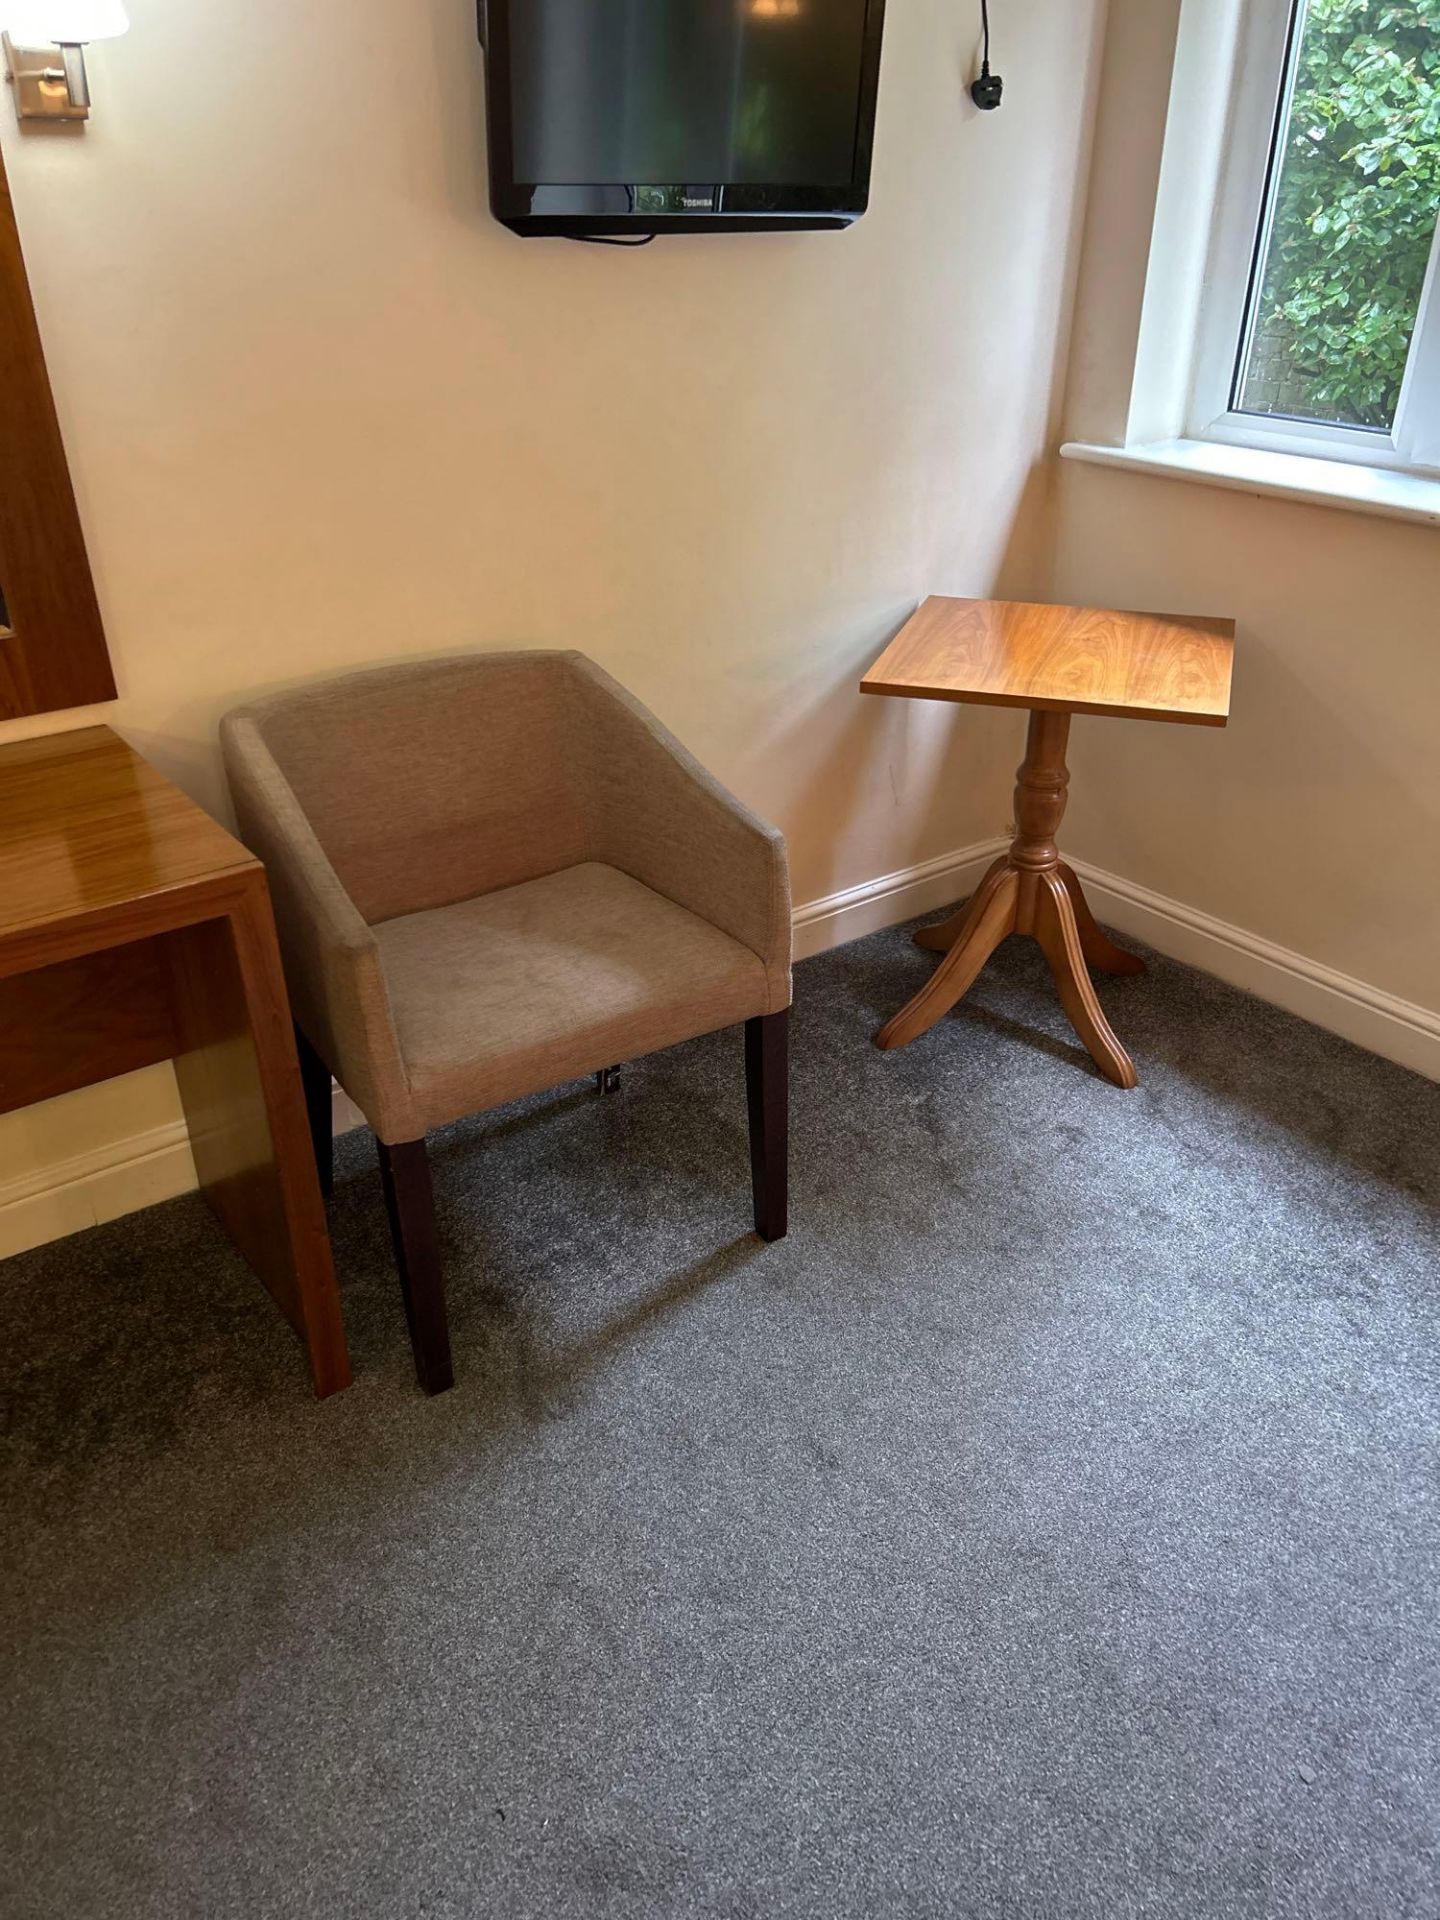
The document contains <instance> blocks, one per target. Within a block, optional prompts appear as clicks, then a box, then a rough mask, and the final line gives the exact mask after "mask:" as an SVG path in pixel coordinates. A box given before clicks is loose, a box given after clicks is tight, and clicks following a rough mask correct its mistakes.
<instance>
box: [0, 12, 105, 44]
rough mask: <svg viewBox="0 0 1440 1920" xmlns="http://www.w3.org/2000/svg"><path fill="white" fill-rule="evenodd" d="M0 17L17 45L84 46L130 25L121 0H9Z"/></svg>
mask: <svg viewBox="0 0 1440 1920" xmlns="http://www.w3.org/2000/svg"><path fill="white" fill-rule="evenodd" d="M0 19H3V21H4V23H5V31H6V32H7V33H8V34H9V35H10V38H11V40H12V41H13V42H14V44H15V45H16V46H17V47H43V46H46V45H47V44H52V43H53V44H54V45H55V46H66V47H68V46H84V45H85V44H86V43H87V42H88V41H91V40H113V39H114V38H115V37H116V35H117V34H121V33H124V31H125V30H126V28H127V27H128V26H129V25H130V21H129V18H128V16H127V15H126V12H125V8H124V5H123V4H122V0H11V4H9V5H8V6H4V5H0Z"/></svg>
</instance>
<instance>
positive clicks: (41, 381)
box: [0, 160, 115, 720]
mask: <svg viewBox="0 0 1440 1920" xmlns="http://www.w3.org/2000/svg"><path fill="white" fill-rule="evenodd" d="M0 593H3V598H4V606H5V610H6V613H7V615H8V624H7V625H5V626H4V627H0V720H10V719H14V718H16V717H17V716H19V715H21V714H27V713H49V712H52V711H54V710H55V709H58V708H61V707H82V706H87V705H88V704H89V703H90V702H91V701H95V700H113V699H114V697H115V678H114V675H113V673H112V672H111V668H110V655H109V651H108V649H107V648H106V645H105V630H104V628H103V626H102V625H101V622H100V608H99V605H98V604H97V602H96V599H95V587H94V583H93V581H92V580H91V577H90V562H89V559H88V557H87V555H86V552H85V540H84V536H83V535H82V533H81V531H80V516H79V514H78V513H77V511H76V508H75V494H74V489H73V488H72V487H71V484H70V469H69V467H68V466H67V465H66V461H65V447H64V443H63V442H62V440H61V438H60V424H59V422H58V420H57V419H56V417H55V402H54V399H53V398H52V396H51V392H50V380H49V376H48V374H47V373H46V370H45V355H44V352H43V350H42V348H41V345H40V330H39V328H38V327H37V325H36V323H35V309H34V306H33V304H32V302H31V299H30V282H29V280H28V279H27V278H26V274H25V259H24V255H23V254H22V253H21V250H20V234H19V230H18V228H17V227H16V224H15V210H14V207H13V205H12V204H11V199H10V186H9V182H8V181H7V179H6V178H5V168H4V162H3V160H0Z"/></svg>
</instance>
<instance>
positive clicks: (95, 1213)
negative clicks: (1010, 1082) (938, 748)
mask: <svg viewBox="0 0 1440 1920" xmlns="http://www.w3.org/2000/svg"><path fill="white" fill-rule="evenodd" d="M1004 847H1005V842H1004V840H1003V839H994V840H985V841H981V842H980V843H979V844H977V845H975V846H970V847H962V848H960V849H959V850H958V851H957V852H955V853H948V854H943V855H941V856H940V858H939V859H936V860H926V861H923V862H922V863H921V864H920V865H919V866H915V867H907V868H905V869H903V870H902V871H901V872H899V873H887V874H884V875H882V876H881V877H880V878H879V879H878V880H870V881H867V882H865V884H864V885H862V886H858V887H847V888H846V889H844V891H843V892H840V893H832V894H830V895H829V896H827V897H826V898H825V899H823V900H812V901H810V902H809V903H808V904H807V905H805V906H802V907H798V908H797V909H796V912H795V957H796V958H797V959H800V960H803V959H806V958H808V957H809V956H810V955H811V954H816V953H824V952H826V951H828V949H830V948H831V947H839V946H843V945H844V944H845V943H846V942H847V941H850V940H858V939H860V938H861V937H862V935H864V934H867V933H875V932H878V931H879V930H880V929H881V928H882V927H890V926H896V925H898V924H899V923H900V922H901V921H903V920H910V919H913V918H914V917H915V916H916V915H918V914H923V913H933V912H935V911H937V910H938V909H939V908H940V907H944V906H948V905H949V904H950V902H951V901H954V900H959V899H961V898H963V897H964V896H965V895H966V894H968V893H970V892H971V891H972V890H973V888H974V886H975V883H976V882H977V881H978V880H979V878H980V876H981V875H982V874H983V873H984V871H985V869H986V867H987V866H989V864H990V862H991V861H992V860H994V859H995V857H996V856H997V854H999V853H1001V852H1003V850H1004ZM1072 865H1073V866H1074V868H1075V870H1076V872H1077V873H1078V874H1079V875H1080V877H1081V879H1082V880H1083V881H1084V883H1085V891H1086V893H1087V895H1088V896H1089V899H1090V904H1091V905H1092V907H1093V908H1094V909H1095V913H1096V915H1097V917H1098V918H1099V919H1100V920H1101V921H1103V922H1104V923H1105V924H1106V925H1107V926H1110V927H1114V928H1115V929H1116V930H1117V931H1118V932H1120V933H1128V934H1130V935H1131V936H1132V937H1133V938H1134V939H1137V940H1143V941H1144V942H1145V944H1146V945H1147V946H1150V947H1154V948H1155V949H1156V950H1157V952H1160V953H1164V954H1168V955H1169V956H1170V957H1171V958H1172V959H1175V960H1183V961H1185V962H1186V963H1187V964H1189V965H1190V966H1194V967H1199V968H1201V969H1202V970H1203V971H1204V972H1206V973H1213V974H1215V975H1217V976H1218V977H1219V978H1220V979H1221V980H1226V981H1228V982H1229V983H1230V984H1231V985H1232V986H1236V987H1242V988H1243V989H1244V990H1245V991H1246V992H1247V993H1253V994H1254V995H1255V996H1256V997H1257V999H1261V1000H1268V1001H1269V1002H1270V1003H1271V1004H1272V1005H1274V1006H1277V1007H1284V1008H1285V1009H1286V1011H1287V1012H1289V1013H1295V1014H1299V1015H1300V1017H1301V1018H1302V1019H1305V1020H1309V1021H1312V1022H1313V1023H1314V1024H1315V1025H1316V1026H1318V1027H1323V1028H1325V1029H1326V1030H1327V1031H1328V1032H1330V1033H1338V1034H1340V1035H1342V1036H1343V1037H1344V1038H1345V1039H1347V1040H1353V1041H1354V1042H1355V1043H1356V1044H1357V1045H1358V1046H1362V1047H1368V1048H1369V1049H1370V1051H1371V1052H1372V1053H1378V1054H1381V1055H1382V1056H1383V1057H1384V1058H1385V1059H1387V1060H1394V1061H1397V1062H1398V1063H1399V1064H1400V1065H1401V1066H1403V1067H1409V1068H1411V1069H1412V1070H1413V1071H1414V1072H1416V1073H1421V1074H1424V1075H1425V1076H1426V1077H1427V1078H1428V1079H1431V1080H1440V1014H1437V1013H1432V1012H1430V1011H1429V1010H1428V1009H1427V1008H1424V1007H1419V1006H1415V1005H1414V1004H1413V1003H1412V1002H1410V1001H1408V1000H1399V999H1397V998H1396V997H1395V996H1394V995H1393V994H1387V993H1382V992H1380V991H1379V989H1378V988H1375V987H1371V986H1367V985H1366V984H1365V982H1364V981H1363V980H1356V979H1353V978H1351V977H1350V976H1349V975H1348V974H1343V973H1337V972H1335V971H1334V969H1333V968H1330V967H1323V966H1320V965H1319V964H1318V963H1317V962H1316V961H1314V960H1307V959H1306V958H1305V956H1304V955H1303V954H1299V953H1292V952H1290V951H1289V949H1288V948H1285V947H1277V946H1276V945H1274V944H1273V942H1271V941H1269V940H1262V939H1261V938H1260V937H1259V936H1258V935H1257V934H1253V933H1247V932H1246V931H1245V929H1244V928H1243V927H1234V926H1230V925H1227V924H1226V922H1224V921H1223V920H1216V919H1214V918H1212V916H1211V915H1209V914H1205V913H1200V912H1197V910H1196V909H1195V908H1194V907H1187V906H1186V905H1184V903H1183V902H1181V901H1179V900H1171V899H1168V898H1167V897H1166V896H1165V895H1164V894H1160V893H1152V892H1151V891H1150V890H1149V888H1147V887H1137V886H1135V885H1134V884H1133V883H1132V882H1131V881H1129V880H1122V879H1121V878H1120V876H1119V875H1118V874H1113V873H1105V872H1103V871H1101V869H1099V868H1098V867H1093V866H1091V865H1090V864H1089V863H1088V862H1087V861H1084V860H1076V861H1073V862H1072ZM1140 1067H1141V1072H1142V1075H1143V1072H1144V1062H1143V1061H1141V1063H1140ZM334 1111H335V1131H336V1132H337V1133H345V1132H348V1131H349V1129H350V1128H352V1127H355V1126H360V1125H363V1124H364V1123H363V1120H362V1118H361V1116H360V1114H359V1112H358V1111H357V1110H356V1108H355V1107H353V1106H352V1105H351V1103H350V1101H349V1100H347V1099H346V1097H345V1095H344V1094H343V1093H341V1091H340V1089H339V1088H338V1087H337V1088H336V1089H335V1100H334ZM194 1185H195V1168H194V1163H193V1161H192V1160H191V1157H190V1143H189V1140H188V1138H187V1136H186V1132H185V1124H184V1121H183V1120H180V1119H177V1120H175V1121H174V1122H173V1123H172V1124H170V1125H167V1126H161V1127H152V1128H150V1129H148V1130H147V1131H146V1132H144V1133H140V1134H136V1135H134V1136H132V1137H130V1138H129V1139H123V1140H117V1141H114V1142H112V1143H111V1144H109V1145H108V1146H105V1147H102V1148H100V1149H98V1150H96V1151H95V1152H92V1153H86V1154H80V1155H78V1156H76V1157H75V1158H74V1159H69V1160H62V1161H56V1162H53V1163H52V1164H51V1165H49V1166H47V1167H44V1168H42V1169H40V1170H38V1171H36V1172H33V1173H30V1174H27V1175H24V1176H22V1177H21V1178H20V1179H18V1180H11V1181H8V1182H7V1181H0V1258H4V1257H5V1256H6V1255H8V1254H12V1253H21V1252H23V1251H25V1249H26V1248H28V1247H34V1246H39V1245H40V1244H41V1243H42V1242H44V1241H47V1240H56V1239H59V1238H60V1237H61V1236H62V1235H65V1234H68V1233H75V1232H78V1231H79V1230H80V1229H81V1228H82V1227H90V1226H95V1225H97V1224H98V1223H100V1222H101V1221H105V1220H114V1219H117V1218H118V1217H119V1216H120V1215H121V1214H125V1213H131V1212H134V1211H135V1210H136V1209H137V1208H139V1207H148V1206H151V1205H153V1204H154V1202H155V1201H157V1200H167V1199H170V1198H171V1197H172V1196H173V1195H175V1194H177V1193H184V1192H187V1191H188V1190H189V1189H190V1188H192V1187H193V1186H194Z"/></svg>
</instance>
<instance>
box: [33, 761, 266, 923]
mask: <svg viewBox="0 0 1440 1920" xmlns="http://www.w3.org/2000/svg"><path fill="white" fill-rule="evenodd" d="M258 864H259V863H258V862H257V861H256V859H255V857H254V855H253V854H251V853H248V852H247V851H246V849H245V848H244V847H242V846H241V845H240V842H239V841H238V840H236V839H235V837H234V836H233V834H229V833H227V832H226V831H225V829H224V828H223V827H222V826H221V825H220V824H219V823H218V821H215V820H212V819H211V818H210V816H209V814H207V813H205V812H204V811H202V809H201V808H199V807H197V806H196V805H195V803H194V801H193V800H191V799H190V797H189V795H188V794H185V793H182V792H181V791H180V789H179V787H177V786H175V785H173V784H172V782H170V781H169V780H167V779H166V778H165V777H164V775H163V774H161V773H160V772H158V771H157V769H156V768H154V767H152V766H151V765H150V763H149V762H148V761H147V760H145V759H143V758H142V757H141V756H140V755H139V754H138V753H136V752H135V751H134V750H133V748H131V747H128V746H127V745H126V744H125V742H124V741H123V740H121V739H120V738H119V737H118V736H117V735H116V734H114V733H112V732H111V731H110V729H109V728H108V727H82V728H80V729H78V730H76V731H75V732H73V733H54V734H49V735H46V736H44V737H43V738H41V739H38V740H16V741H11V742H10V743H9V744H8V745H6V746H5V747H4V748H3V749H0V871H3V873H4V876H5V884H4V886H3V887H0V941H4V940H7V939H10V938H13V937H14V936H16V935H17V934H19V933H22V932H24V931H25V930H27V929H29V928H41V929H47V930H50V931H51V932H52V934H53V933H54V932H55V931H56V930H57V928H58V927H59V926H60V925H62V924H68V923H70V922H72V921H75V920H77V919H84V920H86V921H91V922H94V923H96V924H105V925H106V926H107V927H111V926H113V927H114V929H115V930H117V931H119V932H120V934H121V937H124V930H125V928H127V927H129V926H131V925H133V924H135V923H136V922H137V921H141V922H143V919H144V917H145V916H144V908H145V905H146V903H147V902H150V901H154V900H156V899H157V898H158V897H159V896H163V895H165V894H168V893H171V892H174V891H175V890H177V889H185V888H189V887H194V886H196V885H212V886H213V885H215V884H217V883H220V884H222V885H223V884H226V883H228V882H229V881H230V880H231V879H232V878H233V876H234V875H236V874H237V873H238V872H240V871H241V870H243V869H244V868H247V867H255V866H258ZM162 906H164V912H165V913H166V914H168V913H170V912H171V911H172V909H171V908H170V907H169V906H168V905H164V903H163V902H162ZM172 924H173V922H172ZM131 937H134V936H131Z"/></svg>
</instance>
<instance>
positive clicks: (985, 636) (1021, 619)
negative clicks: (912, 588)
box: [860, 594, 1235, 727]
mask: <svg viewBox="0 0 1440 1920" xmlns="http://www.w3.org/2000/svg"><path fill="white" fill-rule="evenodd" d="M1234 651H1235V623H1234V621H1233V620H1222V619H1207V618H1200V617H1198V616H1194V615H1189V614H1161V613H1118V612H1113V611H1110V610H1108V609H1103V608H1098V607H1051V606H1031V605H1029V604H1027V603H1025V602H1023V601H1018V600H950V599H946V598H944V597H943V596H942V595H939V594H935V595H932V596H931V598H930V599H928V600H927V601H925V603H924V604H923V605H922V606H921V607H920V609H919V611H918V612H917V613H915V614H914V615H913V616H912V617H911V619H909V620H908V621H907V622H906V623H905V625H904V626H903V627H902V628H901V630H900V632H899V633H898V634H896V636H895V638H894V639H893V640H892V641H891V642H890V645H889V646H888V647H887V648H886V649H885V651H884V653H882V654H881V656H880V658H879V659H878V660H877V661H876V662H875V664H874V666H873V667H871V669H870V671H869V672H868V673H867V674H866V675H865V678H864V679H863V680H862V681H861V682H860V690H861V692H862V693H888V694H899V695H902V696H908V697H910V698H912V699H921V700H962V701H973V702H976V703H978V704H980V705H983V706H995V707H1045V708H1051V709H1055V710H1064V711H1067V712H1071V713H1101V714H1112V715H1118V716H1127V717H1129V718H1132V719H1138V720H1176V721H1188V722H1189V723H1190V724H1191V725H1195V726H1204V727H1223V726H1224V725H1225V722H1226V720H1227V719H1228V718H1229V714H1230V669H1231V662H1232V657H1233V655H1234Z"/></svg>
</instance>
